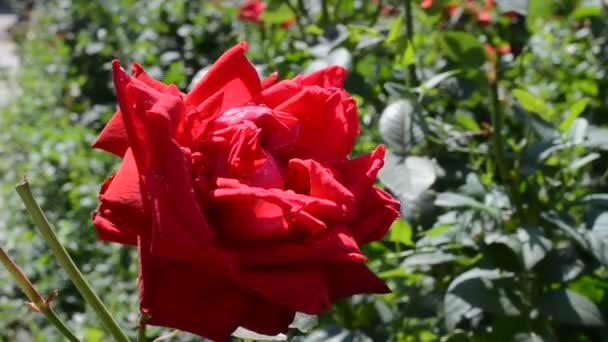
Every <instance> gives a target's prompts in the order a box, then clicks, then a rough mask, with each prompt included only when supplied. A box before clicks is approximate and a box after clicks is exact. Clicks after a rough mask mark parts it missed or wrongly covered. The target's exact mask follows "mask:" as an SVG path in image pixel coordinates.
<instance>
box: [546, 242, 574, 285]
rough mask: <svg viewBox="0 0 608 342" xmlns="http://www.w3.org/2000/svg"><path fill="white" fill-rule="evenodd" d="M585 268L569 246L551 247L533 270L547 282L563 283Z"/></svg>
mask: <svg viewBox="0 0 608 342" xmlns="http://www.w3.org/2000/svg"><path fill="white" fill-rule="evenodd" d="M584 268H585V263H584V262H583V261H581V260H580V258H579V256H578V254H577V253H576V250H575V249H574V248H572V247H571V246H568V247H563V248H558V249H553V250H551V251H550V252H549V253H547V255H546V256H545V258H544V259H543V260H542V261H540V262H539V263H538V264H537V265H536V266H535V267H534V271H535V273H536V274H538V275H539V276H540V278H541V279H542V280H544V281H545V282H547V283H554V282H559V283H565V282H568V281H571V280H573V279H574V278H576V277H578V275H579V274H581V272H582V271H583V269H584Z"/></svg>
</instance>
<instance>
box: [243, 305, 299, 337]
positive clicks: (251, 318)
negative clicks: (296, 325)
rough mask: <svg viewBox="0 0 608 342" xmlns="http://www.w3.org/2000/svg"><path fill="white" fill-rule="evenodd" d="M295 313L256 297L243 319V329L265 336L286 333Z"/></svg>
mask: <svg viewBox="0 0 608 342" xmlns="http://www.w3.org/2000/svg"><path fill="white" fill-rule="evenodd" d="M294 316H295V312H294V311H292V310H289V309H288V308H286V307H283V306H280V305H277V304H275V303H273V302H270V301H268V300H267V299H265V298H262V297H260V296H255V297H254V298H253V299H252V300H251V301H250V303H249V306H248V307H247V309H246V310H245V315H243V317H241V320H240V324H241V326H242V327H244V328H247V329H249V330H252V331H255V332H258V333H260V334H264V335H270V336H272V335H277V334H280V333H286V332H287V331H288V327H289V324H291V322H292V321H293V318H294Z"/></svg>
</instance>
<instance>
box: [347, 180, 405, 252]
mask: <svg viewBox="0 0 608 342" xmlns="http://www.w3.org/2000/svg"><path fill="white" fill-rule="evenodd" d="M359 207H360V211H361V214H360V217H359V218H357V220H355V221H353V222H352V223H351V225H350V228H351V230H352V233H353V236H354V237H355V239H356V240H357V243H358V244H359V245H363V244H365V243H368V242H370V241H376V240H380V239H381V238H382V237H383V236H384V235H385V234H386V233H387V232H388V230H389V228H390V227H391V224H392V223H393V221H395V220H396V219H397V218H398V217H399V202H397V201H396V200H395V199H394V198H392V197H391V196H390V195H389V194H387V193H386V192H384V191H382V190H380V189H378V188H376V187H373V188H371V191H370V192H369V194H368V195H366V196H365V197H363V198H362V199H361V200H360V203H359Z"/></svg>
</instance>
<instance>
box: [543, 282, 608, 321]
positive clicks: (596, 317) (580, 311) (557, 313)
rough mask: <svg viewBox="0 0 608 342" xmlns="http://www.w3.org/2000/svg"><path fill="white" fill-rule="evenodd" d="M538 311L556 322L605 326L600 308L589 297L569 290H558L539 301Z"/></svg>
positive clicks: (545, 295)
mask: <svg viewBox="0 0 608 342" xmlns="http://www.w3.org/2000/svg"><path fill="white" fill-rule="evenodd" d="M537 307H538V310H539V311H540V312H541V313H543V314H545V315H548V316H550V317H552V318H553V319H554V320H556V321H559V322H562V323H567V324H573V325H584V326H603V325H604V319H603V318H602V314H601V313H600V310H599V309H598V307H597V306H596V305H595V304H593V302H592V301H590V300H589V299H588V298H587V297H585V296H583V295H581V294H579V293H577V292H574V291H572V290H569V289H557V290H553V291H550V292H547V293H545V294H544V295H543V296H542V297H540V298H539V299H538V302H537Z"/></svg>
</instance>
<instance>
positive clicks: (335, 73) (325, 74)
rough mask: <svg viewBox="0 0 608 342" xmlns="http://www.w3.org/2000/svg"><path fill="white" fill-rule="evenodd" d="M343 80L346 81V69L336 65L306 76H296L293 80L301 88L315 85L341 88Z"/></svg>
mask: <svg viewBox="0 0 608 342" xmlns="http://www.w3.org/2000/svg"><path fill="white" fill-rule="evenodd" d="M344 79H346V69H344V68H343V67H341V66H338V65H331V66H328V67H327V68H323V69H321V70H317V71H315V72H312V73H310V74H308V75H300V76H296V77H295V78H294V79H293V80H294V82H296V83H299V84H301V85H303V86H311V85H316V86H319V87H323V88H329V87H336V88H342V86H343V85H344Z"/></svg>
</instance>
